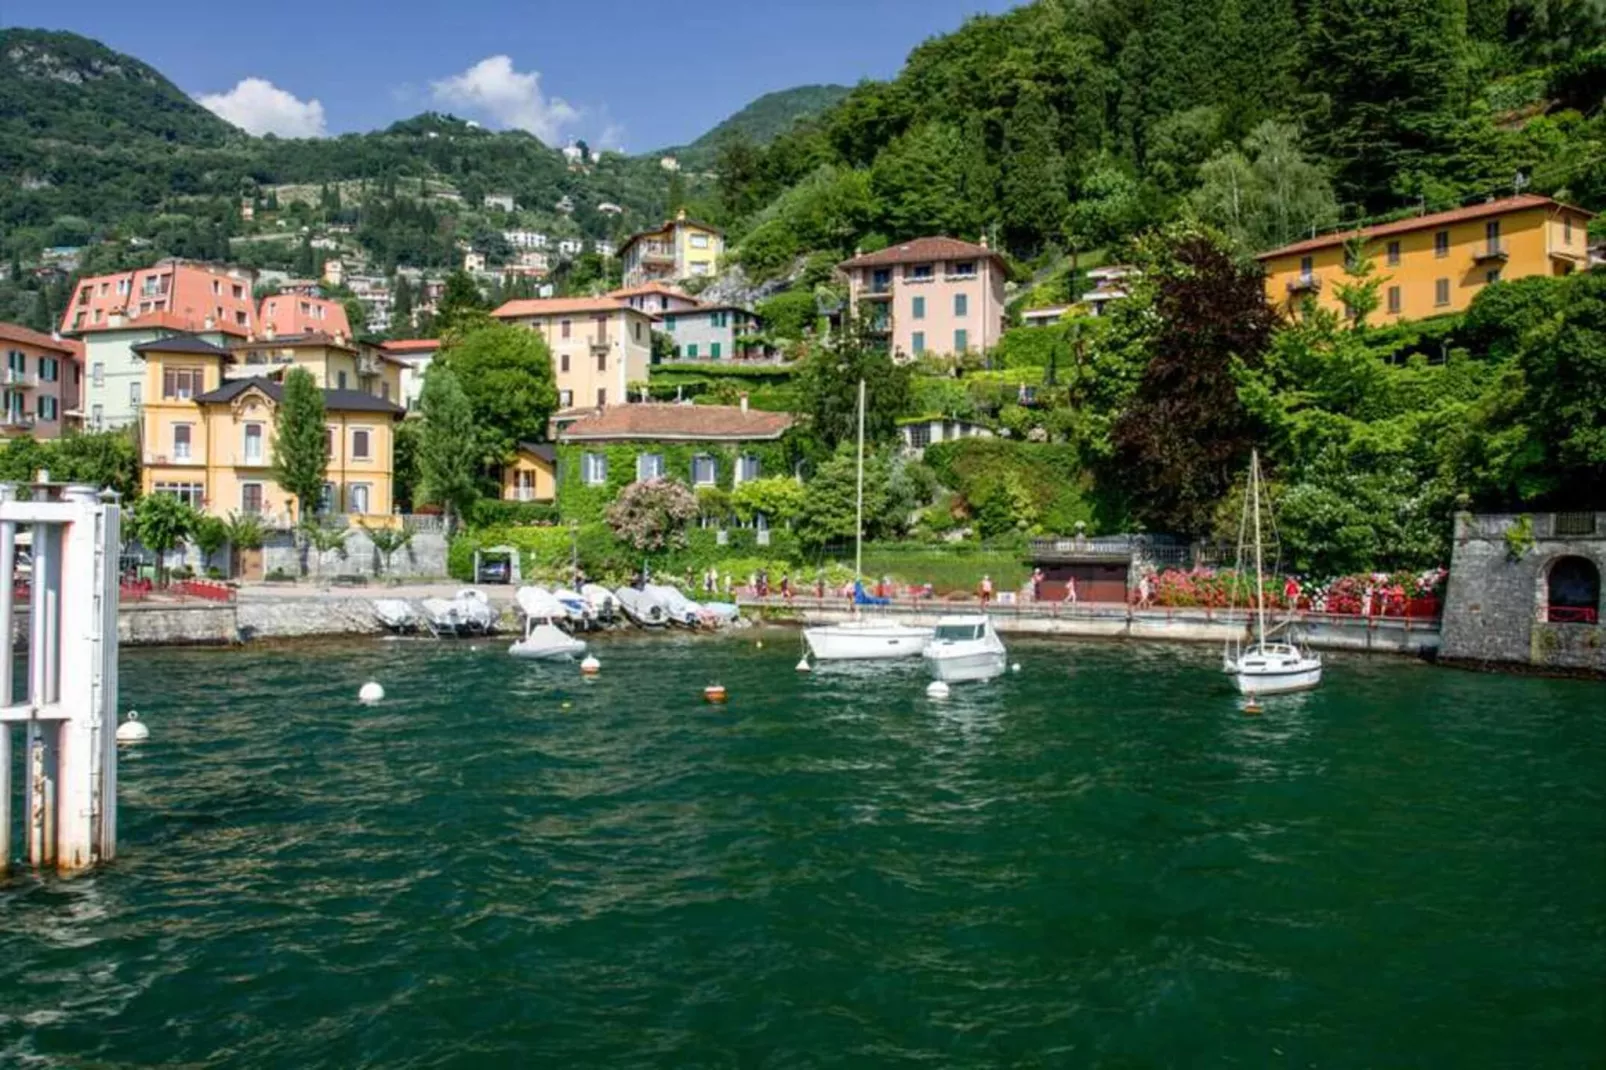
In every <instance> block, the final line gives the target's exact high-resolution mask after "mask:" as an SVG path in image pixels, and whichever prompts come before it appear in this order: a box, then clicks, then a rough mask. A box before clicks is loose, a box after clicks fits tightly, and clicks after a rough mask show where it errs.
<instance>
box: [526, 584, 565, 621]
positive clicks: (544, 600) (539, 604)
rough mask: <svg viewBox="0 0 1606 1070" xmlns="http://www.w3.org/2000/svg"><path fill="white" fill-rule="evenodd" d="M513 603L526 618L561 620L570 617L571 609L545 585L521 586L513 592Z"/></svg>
mask: <svg viewBox="0 0 1606 1070" xmlns="http://www.w3.org/2000/svg"><path fill="white" fill-rule="evenodd" d="M513 603H514V604H515V605H516V606H518V608H519V615H520V616H522V617H523V618H524V619H525V620H550V621H554V622H555V621H560V620H568V619H569V610H568V607H567V606H565V605H564V604H563V603H562V602H560V601H559V600H558V599H557V598H556V597H555V596H554V595H553V594H552V592H551V591H549V590H547V589H546V588H545V587H535V586H529V587H520V588H519V589H518V590H517V591H516V592H514V594H513Z"/></svg>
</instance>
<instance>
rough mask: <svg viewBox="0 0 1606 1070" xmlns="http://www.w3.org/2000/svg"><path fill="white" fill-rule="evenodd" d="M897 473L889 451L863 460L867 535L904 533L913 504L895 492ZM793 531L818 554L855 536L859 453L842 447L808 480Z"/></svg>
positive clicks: (877, 536) (847, 445) (876, 453)
mask: <svg viewBox="0 0 1606 1070" xmlns="http://www.w3.org/2000/svg"><path fill="white" fill-rule="evenodd" d="M894 482H895V480H894V469H893V465H892V463H891V461H890V460H889V459H888V457H887V455H886V454H885V453H882V452H880V451H877V452H874V453H867V454H866V456H865V462H864V529H865V530H864V537H865V538H866V539H874V538H879V537H883V536H896V535H898V534H900V533H901V532H902V528H903V520H904V517H903V516H902V515H900V513H902V512H905V511H906V507H907V506H908V505H909V504H910V503H909V502H908V501H907V500H906V499H905V498H904V497H903V496H901V495H898V494H895V493H894ZM807 492H808V493H807V494H806V495H805V497H804V500H803V507H802V509H801V510H799V512H798V516H797V521H796V524H795V530H796V531H797V535H798V538H799V539H801V540H802V541H803V543H804V544H805V545H806V546H809V547H811V548H813V549H815V550H818V549H819V548H821V547H823V546H825V545H826V544H828V543H838V542H843V541H847V540H851V539H852V538H853V535H854V532H855V531H856V530H857V528H856V526H855V525H856V520H857V516H858V513H857V500H858V452H857V450H855V448H854V446H853V445H852V444H851V443H843V444H842V445H841V446H840V447H839V448H838V449H837V450H836V452H834V453H833V454H832V455H831V456H830V457H829V458H828V459H827V460H826V461H825V463H823V464H821V465H820V467H819V469H818V471H816V472H815V473H814V477H813V478H812V479H810V480H809V483H808V487H807Z"/></svg>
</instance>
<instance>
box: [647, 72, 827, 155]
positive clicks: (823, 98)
mask: <svg viewBox="0 0 1606 1070" xmlns="http://www.w3.org/2000/svg"><path fill="white" fill-rule="evenodd" d="M850 92H852V90H851V89H850V88H849V87H847V86H845V85H800V86H794V87H792V88H791V89H781V90H777V91H776V92H774V93H765V94H764V95H763V96H761V97H759V98H758V99H757V100H755V101H753V102H752V103H751V104H749V105H747V107H745V108H743V109H742V110H741V111H739V112H737V113H736V114H734V115H732V116H730V117H729V118H727V119H725V120H723V121H722V122H720V123H719V125H717V126H715V127H714V128H713V129H712V130H710V131H708V133H706V134H704V135H703V136H702V137H700V138H698V139H697V140H696V141H693V142H692V143H691V144H690V145H682V146H679V147H677V148H672V149H665V150H663V151H664V152H669V153H673V154H675V155H676V156H678V157H679V158H680V162H681V165H682V166H684V167H689V168H692V169H703V168H707V167H710V166H712V165H713V162H714V157H715V154H716V153H717V152H718V151H719V146H720V143H721V142H723V141H725V140H726V139H728V138H733V137H740V138H745V139H746V140H748V141H750V142H752V143H753V144H754V145H768V144H769V143H770V142H771V141H774V140H775V139H776V138H777V137H779V136H780V135H781V134H783V133H785V132H786V131H788V130H790V129H791V128H792V127H793V126H795V125H796V124H797V123H798V122H799V121H800V120H802V119H808V118H811V117H813V116H816V115H819V114H820V113H821V112H824V111H825V110H826V109H828V108H830V107H832V106H833V105H835V104H837V103H838V102H839V101H841V100H842V98H844V97H846V96H847V95H848V94H849V93H850ZM652 155H655V156H656V155H660V154H659V153H653V154H652Z"/></svg>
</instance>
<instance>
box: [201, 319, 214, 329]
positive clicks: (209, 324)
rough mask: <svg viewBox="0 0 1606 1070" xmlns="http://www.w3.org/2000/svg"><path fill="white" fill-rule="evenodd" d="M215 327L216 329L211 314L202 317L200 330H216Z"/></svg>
mask: <svg viewBox="0 0 1606 1070" xmlns="http://www.w3.org/2000/svg"><path fill="white" fill-rule="evenodd" d="M216 329H217V320H215V319H213V318H212V317H211V316H208V317H206V318H205V319H203V320H202V321H201V330H203V331H212V330H216Z"/></svg>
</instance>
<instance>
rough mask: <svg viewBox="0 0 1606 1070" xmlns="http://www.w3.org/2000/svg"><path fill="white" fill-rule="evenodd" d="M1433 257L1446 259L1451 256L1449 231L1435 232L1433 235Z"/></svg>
mask: <svg viewBox="0 0 1606 1070" xmlns="http://www.w3.org/2000/svg"><path fill="white" fill-rule="evenodd" d="M1433 255H1434V256H1437V257H1446V256H1449V255H1450V232H1449V231H1447V230H1440V231H1435V232H1434V235H1433Z"/></svg>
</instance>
